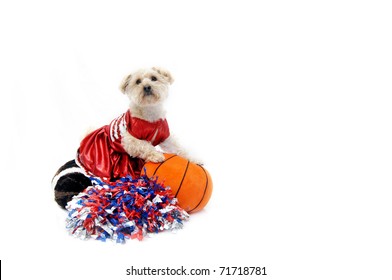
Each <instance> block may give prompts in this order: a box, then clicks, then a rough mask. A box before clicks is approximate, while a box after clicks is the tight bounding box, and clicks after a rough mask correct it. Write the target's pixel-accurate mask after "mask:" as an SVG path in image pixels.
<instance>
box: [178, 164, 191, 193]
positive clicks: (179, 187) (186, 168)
mask: <svg viewBox="0 0 392 280" xmlns="http://www.w3.org/2000/svg"><path fill="white" fill-rule="evenodd" d="M188 167H189V160H188V162H187V163H186V167H185V171H184V175H183V176H182V180H181V183H180V185H179V186H178V190H177V192H176V195H175V196H174V197H177V195H178V193H179V192H180V189H181V186H182V183H183V182H184V179H185V176H186V172H187V171H188Z"/></svg>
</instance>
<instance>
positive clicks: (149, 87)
mask: <svg viewBox="0 0 392 280" xmlns="http://www.w3.org/2000/svg"><path fill="white" fill-rule="evenodd" d="M143 89H144V92H145V93H150V92H151V86H144V88H143Z"/></svg>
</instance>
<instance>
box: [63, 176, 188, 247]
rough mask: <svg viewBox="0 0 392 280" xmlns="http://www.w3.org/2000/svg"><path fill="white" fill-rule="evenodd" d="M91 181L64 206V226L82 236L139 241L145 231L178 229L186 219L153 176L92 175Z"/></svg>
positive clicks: (120, 240) (104, 239)
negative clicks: (104, 178) (109, 177)
mask: <svg viewBox="0 0 392 280" xmlns="http://www.w3.org/2000/svg"><path fill="white" fill-rule="evenodd" d="M91 181H92V182H93V185H92V186H90V187H88V188H86V189H85V190H84V191H83V192H81V193H79V194H78V195H76V196H74V197H73V199H72V200H71V201H69V202H68V204H67V206H66V208H67V210H68V211H69V213H68V217H67V229H68V231H69V232H70V233H71V234H72V235H75V236H77V237H80V238H82V239H88V238H93V239H97V240H102V241H106V240H107V239H112V240H115V241H116V242H118V243H124V242H125V240H126V239H129V238H132V239H134V238H137V239H138V240H142V239H143V237H144V236H146V235H147V234H148V233H158V232H160V231H163V230H177V229H180V228H182V226H183V221H185V220H188V219H189V215H188V213H187V212H186V211H185V210H183V209H182V208H180V207H179V206H178V205H177V199H176V198H174V195H173V194H172V192H171V190H170V188H169V187H166V188H165V187H164V186H163V185H161V184H159V183H157V180H156V179H150V178H148V177H146V176H142V177H140V178H138V179H132V177H130V176H128V177H124V178H121V179H119V180H117V181H115V182H104V181H102V180H100V179H99V178H95V177H92V178H91Z"/></svg>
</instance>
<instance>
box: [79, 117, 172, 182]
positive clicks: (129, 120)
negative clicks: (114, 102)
mask: <svg viewBox="0 0 392 280" xmlns="http://www.w3.org/2000/svg"><path fill="white" fill-rule="evenodd" d="M125 131H128V132H129V133H130V134H131V135H132V136H133V137H135V138H137V139H140V140H146V141H148V142H151V144H152V145H154V146H157V145H159V144H160V143H162V142H163V141H165V140H166V139H167V138H168V137H169V136H170V132H169V125H168V124H167V121H166V119H159V120H157V121H155V122H148V121H146V120H142V119H139V118H136V117H132V116H131V112H130V111H129V110H128V111H127V112H126V113H124V114H122V115H121V116H119V117H118V118H116V119H114V120H113V121H112V122H111V123H110V124H109V125H105V126H104V127H101V128H99V129H97V130H95V131H93V132H91V133H90V134H89V135H87V136H86V137H85V138H84V139H83V140H82V142H81V143H80V147H79V149H78V153H77V160H78V162H79V164H80V165H81V166H82V167H83V168H84V169H85V170H86V171H87V172H88V173H90V174H92V175H94V176H98V177H100V178H102V179H106V180H113V179H116V178H120V177H125V176H127V175H131V176H132V177H133V178H137V177H138V176H139V175H140V171H141V169H142V167H143V165H144V160H142V159H140V158H135V157H131V156H130V155H129V154H128V153H127V152H126V151H125V150H124V148H123V146H122V145H121V139H122V137H123V134H124V132H125Z"/></svg>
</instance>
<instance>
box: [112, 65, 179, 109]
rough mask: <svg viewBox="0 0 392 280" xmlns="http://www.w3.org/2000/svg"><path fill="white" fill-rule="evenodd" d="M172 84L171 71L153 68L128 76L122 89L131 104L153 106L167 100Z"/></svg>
mask: <svg viewBox="0 0 392 280" xmlns="http://www.w3.org/2000/svg"><path fill="white" fill-rule="evenodd" d="M172 83H173V78H172V76H171V74H170V73H169V71H167V70H164V69H162V68H158V67H153V68H148V69H142V70H139V71H136V72H135V73H133V74H130V75H128V76H126V77H125V78H124V80H123V81H122V83H121V86H120V89H121V91H122V92H123V93H124V94H126V95H127V96H128V97H129V99H130V100H131V102H133V103H135V104H137V105H139V106H153V105H157V104H159V103H162V102H163V101H164V100H165V99H166V98H167V96H168V91H169V85H170V84H172Z"/></svg>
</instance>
